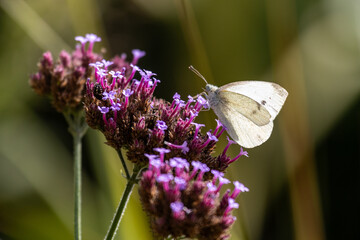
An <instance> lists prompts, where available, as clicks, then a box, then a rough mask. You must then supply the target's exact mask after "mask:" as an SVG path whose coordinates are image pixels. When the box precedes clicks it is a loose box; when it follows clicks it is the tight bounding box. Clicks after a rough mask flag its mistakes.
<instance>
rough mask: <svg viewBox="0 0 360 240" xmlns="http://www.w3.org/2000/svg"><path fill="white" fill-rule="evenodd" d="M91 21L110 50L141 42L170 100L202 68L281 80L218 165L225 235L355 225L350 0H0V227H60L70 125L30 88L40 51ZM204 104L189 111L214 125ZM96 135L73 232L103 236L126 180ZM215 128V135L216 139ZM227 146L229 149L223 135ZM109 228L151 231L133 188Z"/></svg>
mask: <svg viewBox="0 0 360 240" xmlns="http://www.w3.org/2000/svg"><path fill="white" fill-rule="evenodd" d="M85 33H96V34H97V35H99V36H101V37H102V39H103V41H102V42H101V43H97V44H96V46H97V50H99V49H100V47H105V48H106V49H107V53H106V56H107V58H110V57H112V56H114V55H115V54H121V53H123V52H125V53H127V54H128V55H131V50H132V49H134V48H139V49H142V50H145V51H146V52H147V55H146V57H145V58H144V59H142V60H141V62H140V66H141V67H143V68H145V69H148V70H151V71H153V72H155V73H157V74H158V78H159V79H160V80H161V84H160V85H159V86H158V88H157V90H156V92H155V95H156V96H158V97H162V98H165V99H167V100H171V97H172V95H173V94H174V93H175V92H178V93H180V94H181V95H182V96H183V97H186V96H187V95H196V94H197V93H199V92H201V91H202V88H203V87H204V82H202V80H201V79H199V78H197V77H196V76H195V75H194V74H193V73H191V72H190V71H189V70H188V68H187V67H188V66H189V65H190V64H192V65H194V66H195V67H196V68H198V70H199V71H200V72H201V73H202V74H203V75H204V76H205V77H206V78H207V80H208V82H210V83H213V84H215V85H223V84H226V83H229V82H232V81H240V80H252V79H258V80H264V81H273V82H277V83H279V84H281V85H282V86H283V87H285V88H286V89H287V90H288V92H289V97H288V99H287V102H286V103H285V105H284V107H283V109H282V111H281V112H280V114H279V116H278V118H277V119H276V120H275V127H274V131H273V134H272V137H271V138H270V140H269V141H267V142H266V143H264V144H263V145H261V146H260V147H257V148H255V149H248V152H249V155H250V158H242V159H240V160H238V161H237V162H235V163H234V164H233V165H232V166H231V167H230V168H229V170H228V172H227V175H226V177H228V178H229V179H231V180H239V181H241V182H243V183H244V184H245V185H246V186H247V187H249V188H250V192H249V193H246V194H245V193H244V194H242V195H241V196H240V199H239V202H240V206H241V207H240V209H238V210H236V211H235V212H236V216H237V218H238V220H237V222H236V223H235V224H234V226H233V228H232V231H231V233H232V237H231V239H232V240H238V239H239V240H240V239H255V240H256V239H278V240H281V239H298V240H300V239H301V240H302V239H306V240H308V239H314V240H322V239H360V231H359V224H360V217H359V216H360V207H359V206H360V177H359V174H360V94H359V93H360V2H359V1H356V0H226V1H215V0H126V1H125V0H101V1H100V0H0V83H1V85H0V86H1V87H0V239H4V240H6V239H19V240H20V239H21V240H23V239H28V240H33V239H37V240H42V239H53V240H56V239H61V240H64V239H72V231H73V230H72V229H73V227H72V220H73V213H72V210H73V180H72V179H73V172H72V158H71V153H72V146H71V143H72V139H71V136H70V134H69V133H68V132H67V126H66V122H65V120H64V118H63V117H62V115H61V114H59V113H57V112H55V110H53V109H52V108H51V106H50V104H49V102H48V101H47V100H46V99H44V98H41V97H39V96H37V95H35V93H34V92H33V91H32V90H31V89H30V88H29V86H28V79H29V75H30V74H31V73H34V72H35V71H36V70H37V67H36V63H37V61H38V60H39V59H40V57H41V55H42V53H43V52H44V51H46V50H50V51H51V52H52V53H53V55H54V56H55V57H57V56H58V53H59V52H60V50H62V49H66V50H71V49H73V48H74V46H75V41H74V37H75V36H77V35H84V34H85ZM214 119H215V116H214V114H213V113H212V112H211V111H208V112H203V113H201V115H200V117H199V119H198V122H203V123H206V124H207V128H213V127H214V126H215V121H214ZM103 142H104V138H103V136H102V135H101V134H99V133H98V132H96V131H94V130H89V132H88V134H87V136H86V137H85V139H84V150H83V154H84V160H83V164H84V174H83V175H84V179H83V181H84V182H83V185H84V191H83V205H84V206H83V234H84V237H83V239H86V240H88V239H89V240H92V239H94V240H95V239H102V238H103V237H104V236H105V233H106V230H107V227H108V225H109V223H110V220H111V218H112V216H113V212H114V209H115V207H116V206H117V203H118V201H119V198H120V195H121V193H122V190H123V188H124V184H125V181H124V179H123V178H122V177H121V172H120V169H121V164H120V162H119V160H118V157H117V155H116V153H115V151H114V150H113V149H111V148H110V147H107V146H106V145H104V144H103ZM226 142H227V141H226V139H225V138H222V139H220V141H219V143H218V148H219V151H221V149H222V148H223V147H224V146H225V144H226ZM230 150H231V151H232V153H231V154H232V155H234V156H235V155H236V154H237V153H238V152H239V147H238V146H235V145H233V146H232V147H231V149H230ZM118 239H127V240H132V239H134V240H135V239H144V240H146V239H152V234H151V231H150V229H149V226H148V222H147V219H146V216H145V215H144V213H143V212H142V210H141V206H140V203H139V200H138V197H137V193H136V190H135V194H133V196H132V197H131V200H130V204H129V206H128V208H127V209H126V212H125V217H124V219H123V222H122V224H121V226H120V229H119V232H118Z"/></svg>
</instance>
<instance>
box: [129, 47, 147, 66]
mask: <svg viewBox="0 0 360 240" xmlns="http://www.w3.org/2000/svg"><path fill="white" fill-rule="evenodd" d="M132 54H133V56H134V58H133V61H132V64H134V65H136V64H137V62H138V61H139V59H140V58H142V57H144V56H145V54H146V53H145V51H141V50H139V49H134V50H132Z"/></svg>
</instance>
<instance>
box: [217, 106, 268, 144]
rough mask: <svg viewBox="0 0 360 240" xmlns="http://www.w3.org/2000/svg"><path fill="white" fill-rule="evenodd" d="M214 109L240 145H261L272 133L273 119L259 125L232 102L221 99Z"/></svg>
mask: <svg viewBox="0 0 360 240" xmlns="http://www.w3.org/2000/svg"><path fill="white" fill-rule="evenodd" d="M213 110H214V112H215V114H216V115H217V116H218V118H219V120H220V121H221V123H222V124H224V126H225V127H226V129H227V132H228V134H229V135H230V137H231V138H232V139H233V140H234V141H235V142H236V143H238V144H239V145H240V146H243V147H245V148H253V147H256V146H259V145H261V144H262V143H263V142H265V141H266V140H267V139H268V138H269V137H270V135H271V132H272V129H273V122H272V121H269V122H268V124H266V125H263V126H258V125H257V124H255V123H254V122H253V121H251V120H249V119H248V118H247V117H245V116H244V115H243V114H241V113H239V112H238V111H236V109H234V108H233V107H232V105H231V104H230V105H229V104H226V103H225V104H224V102H223V101H221V99H220V101H219V102H218V105H217V107H215V108H213Z"/></svg>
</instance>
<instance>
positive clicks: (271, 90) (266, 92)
mask: <svg viewBox="0 0 360 240" xmlns="http://www.w3.org/2000/svg"><path fill="white" fill-rule="evenodd" d="M228 93H232V94H240V95H242V96H246V97H248V98H250V99H253V100H254V101H255V102H257V103H258V104H260V105H261V106H262V107H264V108H265V109H266V110H267V111H268V113H269V114H270V119H269V121H273V120H274V119H275V117H276V116H277V114H278V113H279V111H280V109H281V107H282V106H283V105H284V102H285V100H286V98H287V96H288V92H287V91H286V90H285V89H284V88H282V87H281V86H280V85H278V84H276V83H271V82H262V81H240V82H233V83H229V84H226V85H224V86H222V87H220V88H219V89H218V94H219V97H220V98H222V99H224V100H225V101H226V99H228V97H227V95H228ZM231 98H233V97H231ZM240 104H241V103H240ZM250 109H252V110H254V109H255V108H254V107H252V108H250ZM259 109H260V108H259ZM253 115H254V114H253ZM244 116H246V117H247V118H249V119H250V120H251V121H253V118H254V117H252V116H251V115H249V113H246V112H245V113H244ZM259 116H260V118H262V116H263V114H260V115H259ZM253 122H255V123H256V121H253ZM266 124H267V123H265V125H266ZM260 125H261V124H260Z"/></svg>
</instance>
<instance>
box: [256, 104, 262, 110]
mask: <svg viewBox="0 0 360 240" xmlns="http://www.w3.org/2000/svg"><path fill="white" fill-rule="evenodd" d="M256 104H257V108H258V110H259V111H260V108H261V105H260V104H259V103H258V102H256Z"/></svg>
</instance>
